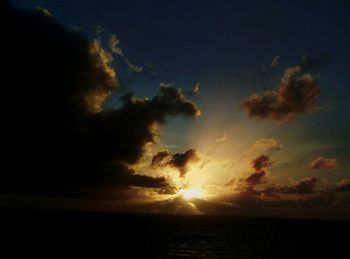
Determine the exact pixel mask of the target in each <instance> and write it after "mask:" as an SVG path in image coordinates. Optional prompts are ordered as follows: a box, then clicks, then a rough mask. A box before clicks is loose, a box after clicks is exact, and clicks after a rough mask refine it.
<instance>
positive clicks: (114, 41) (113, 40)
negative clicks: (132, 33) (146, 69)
mask: <svg viewBox="0 0 350 259" xmlns="http://www.w3.org/2000/svg"><path fill="white" fill-rule="evenodd" d="M108 45H109V48H110V50H111V52H112V53H113V54H115V55H118V56H120V57H122V58H123V59H124V61H125V63H126V64H127V66H128V68H129V70H130V71H132V72H135V73H141V72H142V71H143V67H142V66H137V65H135V64H133V63H132V62H131V61H130V60H129V59H128V58H127V57H126V56H125V54H124V52H123V50H122V48H121V47H120V40H119V38H118V37H117V36H116V35H114V34H111V36H110V38H109V40H108Z"/></svg>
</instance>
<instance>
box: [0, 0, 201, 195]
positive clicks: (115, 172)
mask: <svg viewBox="0 0 350 259" xmlns="http://www.w3.org/2000/svg"><path fill="white" fill-rule="evenodd" d="M2 5H3V4H2ZM4 7H5V8H1V10H0V15H1V17H2V18H3V19H4V21H5V22H6V24H12V26H4V29H3V33H4V35H7V36H6V37H5V38H4V39H3V41H2V45H3V47H4V49H6V52H4V53H3V56H2V60H3V62H4V64H6V66H4V68H3V77H2V80H3V82H6V83H4V88H3V94H4V95H5V96H7V97H8V98H6V102H7V105H8V107H11V108H10V109H9V110H8V112H7V113H6V115H4V116H3V117H2V120H3V121H2V125H6V126H4V131H5V132H4V134H5V135H6V136H8V137H9V138H11V139H12V141H9V143H8V144H6V145H4V146H3V148H4V149H6V150H7V152H6V159H5V160H6V161H7V162H6V164H4V166H6V168H8V169H7V170H6V172H5V171H4V170H2V171H3V173H2V174H1V175H0V192H2V193H8V192H9V193H12V192H15V193H25V194H35V195H39V196H50V195H59V196H62V197H77V196H79V197H83V196H84V197H85V196H89V197H90V196H93V197H94V198H96V197H99V195H100V193H106V192H107V190H116V189H125V188H129V187H130V186H137V187H142V188H157V189H163V188H170V187H169V184H168V183H167V181H166V179H165V178H164V177H150V176H146V175H142V174H140V173H139V172H135V171H134V170H133V169H131V167H132V165H134V164H135V163H137V162H138V161H139V160H140V158H141V157H142V156H143V155H144V152H145V150H146V148H147V146H149V145H152V144H154V143H155V142H156V141H157V137H158V128H159V126H160V125H162V124H165V123H166V122H167V120H168V118H169V117H170V116H185V117H189V118H192V117H196V116H199V115H200V110H199V109H198V108H197V106H196V105H195V104H194V103H193V102H191V101H189V100H188V99H187V98H186V97H185V96H184V94H183V93H182V91H181V90H180V89H175V88H172V87H165V86H163V87H160V89H159V91H158V93H157V94H156V95H155V96H154V97H153V98H142V99H141V98H136V97H134V96H133V95H132V94H131V93H130V94H127V95H125V96H123V98H122V100H121V101H122V105H121V107H120V108H119V109H114V110H105V109H104V103H105V101H106V100H107V98H108V97H109V95H110V94H111V92H112V91H113V90H115V89H118V84H119V82H118V74H117V72H116V71H115V70H114V68H113V67H112V66H111V62H112V56H111V54H110V53H109V52H108V51H107V50H105V49H104V48H103V46H102V44H101V42H100V40H99V39H96V40H92V41H91V40H88V39H87V38H85V37H84V36H83V35H82V34H80V33H78V32H77V31H73V30H70V29H67V28H65V27H63V26H62V25H60V24H58V23H56V22H55V21H54V20H53V19H52V18H51V17H48V16H45V15H42V14H40V13H38V12H36V11H35V12H28V11H23V10H17V9H15V8H12V7H10V6H8V5H5V6H4ZM24 41H25V42H26V44H25V47H23V42H24ZM115 47H117V46H115ZM10 136H11V137H10ZM114 198H115V197H114Z"/></svg>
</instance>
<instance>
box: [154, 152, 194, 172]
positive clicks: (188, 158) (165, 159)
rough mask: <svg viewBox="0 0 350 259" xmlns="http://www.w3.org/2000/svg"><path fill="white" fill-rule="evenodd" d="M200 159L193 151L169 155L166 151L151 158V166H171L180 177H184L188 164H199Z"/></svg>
mask: <svg viewBox="0 0 350 259" xmlns="http://www.w3.org/2000/svg"><path fill="white" fill-rule="evenodd" d="M199 160H200V158H199V156H198V154H197V152H196V150H194V149H189V150H187V151H186V152H185V153H176V154H173V155H172V154H170V153H169V152H168V151H160V152H158V153H157V154H155V155H154V156H153V158H152V166H154V167H157V166H158V167H164V166H171V167H174V168H176V169H177V170H178V171H179V172H180V177H184V176H185V175H186V173H187V172H188V170H189V169H188V166H189V164H190V163H196V162H199Z"/></svg>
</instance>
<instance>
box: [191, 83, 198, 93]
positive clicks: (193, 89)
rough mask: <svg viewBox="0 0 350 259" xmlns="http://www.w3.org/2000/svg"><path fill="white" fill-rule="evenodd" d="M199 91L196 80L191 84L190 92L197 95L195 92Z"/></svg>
mask: <svg viewBox="0 0 350 259" xmlns="http://www.w3.org/2000/svg"><path fill="white" fill-rule="evenodd" d="M199 91H200V82H197V83H195V84H194V85H193V86H192V90H191V93H192V94H193V95H197V94H199Z"/></svg>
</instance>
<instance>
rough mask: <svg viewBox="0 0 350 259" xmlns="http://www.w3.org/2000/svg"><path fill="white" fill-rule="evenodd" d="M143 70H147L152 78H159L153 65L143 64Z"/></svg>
mask: <svg viewBox="0 0 350 259" xmlns="http://www.w3.org/2000/svg"><path fill="white" fill-rule="evenodd" d="M145 69H149V70H150V72H151V75H153V76H155V77H158V76H159V74H158V72H157V70H156V68H155V66H154V65H152V64H149V63H146V64H145Z"/></svg>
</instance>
